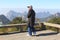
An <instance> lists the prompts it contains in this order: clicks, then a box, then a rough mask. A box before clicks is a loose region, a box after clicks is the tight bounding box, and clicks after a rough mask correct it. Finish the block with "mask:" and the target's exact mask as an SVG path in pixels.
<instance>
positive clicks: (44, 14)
mask: <svg viewBox="0 0 60 40" xmlns="http://www.w3.org/2000/svg"><path fill="white" fill-rule="evenodd" d="M35 11H36V10H35ZM59 11H60V10H57V11H56V10H39V11H38V10H37V11H36V18H39V19H47V18H51V17H53V15H56V14H57V16H60V12H59ZM2 12H3V11H2ZM3 15H5V16H6V17H7V18H8V19H9V20H12V19H13V18H15V17H17V16H20V17H21V16H25V17H26V16H27V11H22V12H17V11H14V10H9V11H8V12H6V13H5V14H4V13H3Z"/></svg>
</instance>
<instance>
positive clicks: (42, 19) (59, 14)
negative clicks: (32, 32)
mask: <svg viewBox="0 0 60 40" xmlns="http://www.w3.org/2000/svg"><path fill="white" fill-rule="evenodd" d="M54 17H56V18H57V17H60V13H55V14H53V15H50V16H48V17H46V18H41V22H45V21H49V20H50V19H52V18H54Z"/></svg>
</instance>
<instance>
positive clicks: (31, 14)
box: [27, 6, 36, 36]
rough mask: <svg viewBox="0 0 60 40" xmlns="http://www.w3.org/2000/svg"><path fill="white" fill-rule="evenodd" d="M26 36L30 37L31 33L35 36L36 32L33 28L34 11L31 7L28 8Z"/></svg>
mask: <svg viewBox="0 0 60 40" xmlns="http://www.w3.org/2000/svg"><path fill="white" fill-rule="evenodd" d="M27 18H28V33H29V34H28V35H27V36H32V32H33V34H34V35H36V31H35V28H34V24H35V11H34V10H33V8H32V6H28V15H27Z"/></svg>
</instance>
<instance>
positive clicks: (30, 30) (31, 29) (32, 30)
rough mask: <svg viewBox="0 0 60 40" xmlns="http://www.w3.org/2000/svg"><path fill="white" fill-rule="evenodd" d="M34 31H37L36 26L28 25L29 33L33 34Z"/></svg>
mask: <svg viewBox="0 0 60 40" xmlns="http://www.w3.org/2000/svg"><path fill="white" fill-rule="evenodd" d="M32 32H33V33H34V32H36V31H35V28H34V25H30V24H29V25H28V33H29V35H32Z"/></svg>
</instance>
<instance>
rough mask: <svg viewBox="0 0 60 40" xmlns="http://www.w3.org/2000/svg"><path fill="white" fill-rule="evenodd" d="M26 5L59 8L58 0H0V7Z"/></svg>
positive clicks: (23, 6)
mask: <svg viewBox="0 0 60 40" xmlns="http://www.w3.org/2000/svg"><path fill="white" fill-rule="evenodd" d="M28 5H32V6H33V7H34V8H41V9H60V0H0V8H27V6H28Z"/></svg>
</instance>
